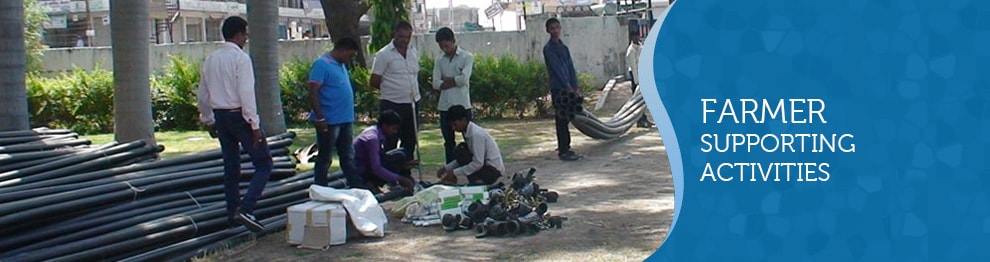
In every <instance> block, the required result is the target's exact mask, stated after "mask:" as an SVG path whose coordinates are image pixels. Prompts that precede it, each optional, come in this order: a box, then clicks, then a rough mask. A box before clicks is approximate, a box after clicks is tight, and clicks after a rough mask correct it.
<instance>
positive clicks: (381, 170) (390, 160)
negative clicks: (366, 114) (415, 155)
mask: <svg viewBox="0 0 990 262" xmlns="http://www.w3.org/2000/svg"><path fill="white" fill-rule="evenodd" d="M401 126H402V119H401V117H400V116H399V113H396V112H395V111H392V110H385V111H382V112H381V115H379V116H378V124H377V125H375V126H372V127H368V128H366V129H364V131H361V134H359V135H358V136H357V138H356V139H354V152H355V156H354V162H355V163H356V165H357V172H358V174H360V175H361V176H363V177H364V181H365V183H366V185H367V186H368V189H369V190H371V192H372V193H375V194H378V193H382V191H381V187H382V186H385V185H386V184H389V183H398V184H399V185H401V186H402V189H403V190H404V191H406V193H408V194H410V195H411V194H412V193H413V190H414V186H415V183H416V182H415V181H414V180H413V178H412V172H410V170H412V169H413V168H415V167H416V166H417V165H419V161H407V160H408V159H409V158H408V157H406V155H405V151H403V150H402V148H397V149H393V150H390V151H388V152H382V148H383V143H384V142H385V140H386V139H387V138H394V137H395V136H397V135H398V134H399V128H400V127H401Z"/></svg>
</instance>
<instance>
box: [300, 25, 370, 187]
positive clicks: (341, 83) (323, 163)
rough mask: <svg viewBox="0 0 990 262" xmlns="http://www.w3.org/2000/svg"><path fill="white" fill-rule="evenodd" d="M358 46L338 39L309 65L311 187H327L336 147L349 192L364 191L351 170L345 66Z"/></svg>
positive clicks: (351, 133) (350, 97)
mask: <svg viewBox="0 0 990 262" xmlns="http://www.w3.org/2000/svg"><path fill="white" fill-rule="evenodd" d="M358 48H360V47H358V43H357V41H355V40H354V39H351V38H342V39H340V40H337V41H336V42H334V43H333V50H331V51H330V52H328V53H325V54H323V55H321V56H320V58H317V59H316V61H313V67H312V69H310V72H309V103H310V106H311V107H312V109H313V111H312V112H310V121H312V122H313V125H314V126H316V143H317V147H318V148H319V153H317V155H316V166H315V167H314V168H313V170H314V178H313V180H314V181H313V183H314V184H316V185H320V186H327V184H328V183H329V182H330V181H329V178H328V177H327V173H328V172H329V169H330V161H331V160H330V154H331V151H333V149H334V148H335V147H336V149H337V157H338V159H339V160H340V169H341V170H342V171H343V172H344V177H346V178H347V186H348V187H350V188H364V181H363V179H362V178H361V176H360V174H358V173H357V172H356V171H355V167H354V147H353V145H352V144H351V137H353V136H354V126H353V123H354V121H355V117H354V88H353V87H352V86H351V77H350V73H348V71H347V66H346V65H347V63H350V62H351V59H353V58H354V54H355V53H356V52H357V50H358Z"/></svg>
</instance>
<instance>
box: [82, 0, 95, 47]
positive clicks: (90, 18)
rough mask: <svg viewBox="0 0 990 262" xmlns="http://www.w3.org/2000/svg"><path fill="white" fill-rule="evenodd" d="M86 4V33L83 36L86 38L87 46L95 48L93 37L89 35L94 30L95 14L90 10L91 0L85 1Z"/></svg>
mask: <svg viewBox="0 0 990 262" xmlns="http://www.w3.org/2000/svg"><path fill="white" fill-rule="evenodd" d="M85 2H86V32H83V35H85V36H86V46H93V37H92V36H90V34H89V32H90V30H93V14H92V12H91V11H90V9H89V0H85Z"/></svg>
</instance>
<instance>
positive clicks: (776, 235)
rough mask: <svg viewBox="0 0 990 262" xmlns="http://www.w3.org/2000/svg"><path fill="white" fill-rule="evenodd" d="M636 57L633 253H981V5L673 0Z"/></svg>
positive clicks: (985, 114) (947, 256)
mask: <svg viewBox="0 0 990 262" xmlns="http://www.w3.org/2000/svg"><path fill="white" fill-rule="evenodd" d="M642 57H643V58H642V59H641V64H640V75H642V78H643V81H642V85H643V93H644V96H645V97H646V100H647V102H648V104H649V107H650V110H651V112H652V114H653V116H654V118H655V119H656V122H657V127H658V128H659V129H660V134H661V137H663V140H664V143H665V145H666V148H667V150H668V152H667V153H668V155H669V158H670V162H671V168H672V171H673V176H674V183H675V195H676V206H675V215H674V223H673V225H672V228H671V230H670V233H669V235H668V237H667V239H666V240H665V242H664V243H663V245H662V246H661V247H660V248H659V250H657V252H656V253H655V254H654V255H653V256H651V257H650V260H656V261H889V260H892V261H956V260H963V261H988V260H990V249H987V248H986V247H988V246H990V197H988V196H990V194H988V193H990V177H988V175H990V172H988V168H987V166H986V165H985V164H984V163H986V162H987V161H988V160H990V158H988V147H990V2H988V1H965V0H959V1H916V0H887V1H861V0H840V1H820V0H819V1H806V0H758V1H726V0H682V1H676V2H675V4H673V5H672V6H671V7H670V8H669V9H668V10H667V11H666V13H665V14H664V15H663V16H662V17H658V21H657V23H656V24H655V25H654V29H653V30H652V31H651V32H650V34H649V36H648V38H647V41H646V44H645V49H644V50H643V54H642Z"/></svg>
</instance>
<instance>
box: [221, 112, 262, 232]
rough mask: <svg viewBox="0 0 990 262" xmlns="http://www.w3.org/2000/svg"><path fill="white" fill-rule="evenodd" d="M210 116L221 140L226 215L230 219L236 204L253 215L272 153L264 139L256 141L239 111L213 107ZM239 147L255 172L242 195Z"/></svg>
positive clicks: (249, 126)
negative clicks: (248, 158) (249, 160)
mask: <svg viewBox="0 0 990 262" xmlns="http://www.w3.org/2000/svg"><path fill="white" fill-rule="evenodd" d="M213 115H214V118H215V119H216V123H215V124H214V127H215V128H216V129H217V138H219V139H220V151H221V152H222V153H223V191H224V195H225V196H226V201H227V216H228V220H229V221H232V220H233V216H234V211H235V210H236V209H237V208H238V207H240V208H241V209H242V210H243V211H245V212H247V213H249V214H254V213H253V212H254V205H255V204H256V203H257V202H258V198H260V197H261V193H262V191H263V190H264V189H265V184H266V183H268V178H269V177H270V176H271V174H272V154H271V151H270V150H269V149H268V142H267V141H264V140H262V141H261V142H260V143H255V141H254V137H253V134H252V131H251V125H249V124H248V123H247V121H245V120H244V117H243V116H242V115H241V112H240V110H237V109H234V110H219V109H218V110H213ZM263 133H264V132H262V134H263ZM241 147H243V148H244V151H246V152H247V153H248V155H249V156H251V162H252V164H254V175H253V176H251V184H250V185H248V188H247V192H245V193H244V196H243V198H241V192H240V186H239V183H240V178H241Z"/></svg>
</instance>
